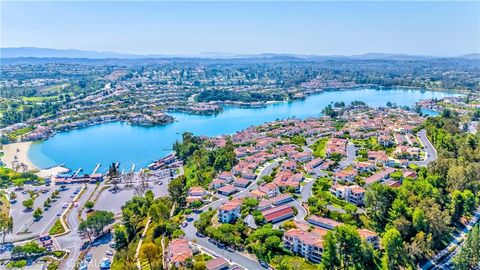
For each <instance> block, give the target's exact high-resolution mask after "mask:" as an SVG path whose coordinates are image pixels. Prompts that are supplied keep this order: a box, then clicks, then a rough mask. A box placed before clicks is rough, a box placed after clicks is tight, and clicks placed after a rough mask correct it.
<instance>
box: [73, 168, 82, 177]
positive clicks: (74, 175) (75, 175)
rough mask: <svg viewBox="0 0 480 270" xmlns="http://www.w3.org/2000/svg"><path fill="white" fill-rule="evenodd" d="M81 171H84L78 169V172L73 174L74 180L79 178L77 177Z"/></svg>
mask: <svg viewBox="0 0 480 270" xmlns="http://www.w3.org/2000/svg"><path fill="white" fill-rule="evenodd" d="M81 171H82V168H78V170H77V171H75V172H74V173H73V175H72V178H75V177H77V175H78V174H79V173H80V172H81Z"/></svg>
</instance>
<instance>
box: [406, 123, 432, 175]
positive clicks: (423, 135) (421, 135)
mask: <svg viewBox="0 0 480 270" xmlns="http://www.w3.org/2000/svg"><path fill="white" fill-rule="evenodd" d="M417 136H418V139H419V140H420V142H421V143H422V145H423V147H424V151H425V153H426V157H425V159H424V160H420V161H412V162H411V163H413V164H417V165H419V166H427V165H428V164H429V163H430V162H432V161H435V160H436V159H437V150H435V147H433V145H432V143H431V142H430V141H429V140H428V138H427V131H426V130H424V129H422V130H420V131H419V132H418V133H417Z"/></svg>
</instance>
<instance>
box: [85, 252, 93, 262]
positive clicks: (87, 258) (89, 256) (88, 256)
mask: <svg viewBox="0 0 480 270" xmlns="http://www.w3.org/2000/svg"><path fill="white" fill-rule="evenodd" d="M85 260H87V262H89V261H91V260H92V253H87V255H86V256H85Z"/></svg>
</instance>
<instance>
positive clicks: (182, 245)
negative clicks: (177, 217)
mask: <svg viewBox="0 0 480 270" xmlns="http://www.w3.org/2000/svg"><path fill="white" fill-rule="evenodd" d="M190 258H193V252H192V249H191V248H190V245H189V243H188V241H187V240H185V239H174V240H172V241H171V242H170V244H169V245H168V248H167V258H166V259H167V264H168V266H169V268H171V267H175V268H177V269H178V268H179V267H183V266H185V265H186V263H187V260H188V259H190Z"/></svg>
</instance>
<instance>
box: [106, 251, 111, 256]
mask: <svg viewBox="0 0 480 270" xmlns="http://www.w3.org/2000/svg"><path fill="white" fill-rule="evenodd" d="M105 254H107V256H113V250H107V252H105Z"/></svg>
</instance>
